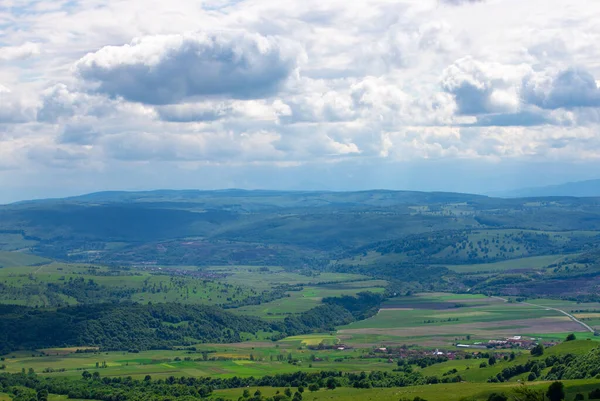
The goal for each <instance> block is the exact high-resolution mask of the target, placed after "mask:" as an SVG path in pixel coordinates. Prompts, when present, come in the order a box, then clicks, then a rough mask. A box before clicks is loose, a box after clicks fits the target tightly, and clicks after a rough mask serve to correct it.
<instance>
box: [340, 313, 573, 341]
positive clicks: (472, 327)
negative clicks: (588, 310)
mask: <svg viewBox="0 0 600 401" xmlns="http://www.w3.org/2000/svg"><path fill="white" fill-rule="evenodd" d="M581 330H582V328H581V326H580V325H579V324H577V323H575V322H573V321H572V320H571V319H569V318H568V317H566V316H556V317H544V318H537V319H518V320H503V321H497V322H480V323H464V324H449V325H426V326H419V327H404V328H363V329H343V330H339V331H338V333H339V334H341V335H344V334H350V335H352V334H377V335H389V336H398V337H418V336H425V335H431V334H435V335H440V336H444V335H461V334H465V333H468V334H471V335H475V336H482V337H486V336H489V334H490V331H493V332H494V335H495V336H511V335H518V334H531V333H565V332H571V331H572V332H579V331H581Z"/></svg>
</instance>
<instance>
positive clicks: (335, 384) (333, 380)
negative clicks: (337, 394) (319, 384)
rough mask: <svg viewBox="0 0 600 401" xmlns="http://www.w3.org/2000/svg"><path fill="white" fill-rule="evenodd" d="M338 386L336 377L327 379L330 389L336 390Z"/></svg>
mask: <svg viewBox="0 0 600 401" xmlns="http://www.w3.org/2000/svg"><path fill="white" fill-rule="evenodd" d="M336 387H337V383H336V381H335V379H334V378H333V377H330V378H329V379H328V380H327V388H328V389H330V390H335V388H336Z"/></svg>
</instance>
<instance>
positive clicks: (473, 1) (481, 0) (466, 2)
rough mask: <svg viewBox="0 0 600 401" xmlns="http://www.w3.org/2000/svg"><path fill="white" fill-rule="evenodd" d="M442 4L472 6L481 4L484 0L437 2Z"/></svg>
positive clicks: (441, 0)
mask: <svg viewBox="0 0 600 401" xmlns="http://www.w3.org/2000/svg"><path fill="white" fill-rule="evenodd" d="M438 1H439V2H440V3H443V4H450V5H453V6H460V5H463V4H474V3H483V2H484V1H485V0H438Z"/></svg>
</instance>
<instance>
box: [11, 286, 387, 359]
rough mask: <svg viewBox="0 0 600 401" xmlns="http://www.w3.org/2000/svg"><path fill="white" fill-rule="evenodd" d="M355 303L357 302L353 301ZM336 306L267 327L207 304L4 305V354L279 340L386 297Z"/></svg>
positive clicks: (319, 328)
mask: <svg viewBox="0 0 600 401" xmlns="http://www.w3.org/2000/svg"><path fill="white" fill-rule="evenodd" d="M350 298H351V297H350ZM360 299H368V300H370V302H368V303H364V304H355V303H354V304H352V305H349V306H348V307H349V308H351V310H349V309H346V308H345V307H344V306H342V305H348V301H347V300H346V301H342V302H340V304H336V303H335V301H333V300H329V301H328V302H327V303H325V304H324V305H321V306H317V307H315V308H313V309H311V310H309V311H307V312H304V313H300V314H297V315H293V316H288V317H286V318H285V319H284V320H282V321H274V322H270V323H269V322H265V321H263V320H260V319H258V318H255V317H246V316H240V315H234V314H232V313H229V312H226V311H224V310H222V309H220V308H216V307H210V306H203V305H186V306H184V305H181V304H175V303H164V304H145V305H141V304H132V303H120V304H93V305H81V306H75V307H65V308H59V309H57V310H42V309H35V308H27V307H22V306H15V305H0V347H1V348H0V353H7V352H10V351H12V350H15V349H36V348H49V347H70V346H82V347H83V346H92V347H94V346H95V347H100V348H101V349H107V350H130V351H136V350H145V349H164V348H169V347H174V346H180V345H190V344H195V343H205V342H213V343H215V342H223V343H232V342H239V341H242V340H243V339H244V334H251V335H256V334H257V333H258V332H259V331H264V332H270V333H273V334H272V335H271V337H272V339H273V340H277V339H280V338H284V337H286V336H290V335H297V334H306V333H312V332H323V331H328V330H334V329H335V327H336V326H340V325H344V324H348V323H350V322H352V321H354V320H356V317H355V315H356V316H358V317H364V315H365V314H366V313H367V311H371V310H373V308H375V307H376V306H377V305H379V302H381V300H382V298H381V297H380V296H376V295H373V294H369V293H363V294H361V297H360Z"/></svg>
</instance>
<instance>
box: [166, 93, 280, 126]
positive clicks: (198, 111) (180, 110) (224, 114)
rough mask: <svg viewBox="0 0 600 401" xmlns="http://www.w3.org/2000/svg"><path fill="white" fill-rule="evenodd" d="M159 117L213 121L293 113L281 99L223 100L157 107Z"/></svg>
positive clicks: (259, 118) (269, 117)
mask: <svg viewBox="0 0 600 401" xmlns="http://www.w3.org/2000/svg"><path fill="white" fill-rule="evenodd" d="M156 112H157V114H158V117H159V119H161V120H163V121H169V122H177V123H189V122H212V121H218V120H224V119H244V120H245V121H246V122H247V121H248V120H263V121H275V120H278V119H279V117H280V116H284V115H289V114H291V111H290V108H289V106H287V105H286V104H284V103H283V102H282V101H281V100H275V101H272V102H268V101H265V100H262V99H260V100H222V101H204V102H196V103H181V104H173V105H164V106H158V107H156Z"/></svg>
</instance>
